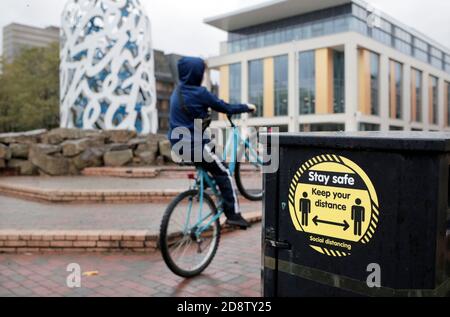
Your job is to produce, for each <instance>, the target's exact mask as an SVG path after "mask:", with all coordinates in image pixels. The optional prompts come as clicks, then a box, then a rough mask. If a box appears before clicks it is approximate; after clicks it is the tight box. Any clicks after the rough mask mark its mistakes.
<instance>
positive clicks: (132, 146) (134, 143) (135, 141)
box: [127, 137, 147, 150]
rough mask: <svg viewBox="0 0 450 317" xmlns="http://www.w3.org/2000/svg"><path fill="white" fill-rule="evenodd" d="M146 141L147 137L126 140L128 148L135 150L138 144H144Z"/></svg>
mask: <svg viewBox="0 0 450 317" xmlns="http://www.w3.org/2000/svg"><path fill="white" fill-rule="evenodd" d="M146 142H147V139H146V138H143V137H141V138H134V139H131V140H130V141H128V143H127V144H128V146H129V147H130V149H132V150H136V149H137V147H138V146H139V145H141V144H145V143H146Z"/></svg>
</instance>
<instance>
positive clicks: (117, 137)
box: [102, 130, 137, 143]
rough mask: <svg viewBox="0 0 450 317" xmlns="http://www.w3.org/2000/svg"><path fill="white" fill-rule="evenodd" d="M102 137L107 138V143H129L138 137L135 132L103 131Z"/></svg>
mask: <svg viewBox="0 0 450 317" xmlns="http://www.w3.org/2000/svg"><path fill="white" fill-rule="evenodd" d="M102 135H103V136H104V137H105V138H106V142H107V143H128V142H129V141H130V140H131V139H135V138H136V137H137V133H136V132H135V131H128V130H111V131H103V132H102Z"/></svg>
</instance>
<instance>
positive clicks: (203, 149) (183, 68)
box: [169, 57, 256, 229]
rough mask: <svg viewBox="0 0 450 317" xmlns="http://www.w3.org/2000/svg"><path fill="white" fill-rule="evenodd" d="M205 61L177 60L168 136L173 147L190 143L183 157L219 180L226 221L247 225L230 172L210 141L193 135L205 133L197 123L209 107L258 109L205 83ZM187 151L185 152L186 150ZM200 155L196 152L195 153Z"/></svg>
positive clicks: (231, 111)
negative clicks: (214, 91)
mask: <svg viewBox="0 0 450 317" xmlns="http://www.w3.org/2000/svg"><path fill="white" fill-rule="evenodd" d="M205 68H206V64H205V62H204V61H203V60H202V59H201V58H195V57H184V58H182V59H181V60H180V61H179V62H178V73H179V85H178V88H177V89H176V90H175V91H174V93H173V94H172V96H171V98H170V130H169V140H170V142H171V144H172V147H174V146H175V145H176V144H178V143H180V142H181V143H182V144H185V145H186V146H188V147H190V149H191V155H188V157H186V155H182V158H183V160H184V161H189V162H193V163H194V164H195V165H196V166H197V167H201V168H203V169H204V170H205V171H207V172H209V173H210V174H211V175H212V176H213V178H214V180H215V181H216V183H217V185H218V187H219V189H220V192H221V194H222V197H223V201H224V202H223V207H224V213H225V215H226V217H227V223H228V224H229V225H232V226H237V227H240V228H242V229H246V228H248V227H249V226H250V224H249V223H248V222H247V221H246V220H245V219H244V218H243V217H242V215H241V213H240V210H239V202H238V198H237V194H236V190H235V187H234V186H233V180H232V177H231V174H230V172H229V170H228V168H227V165H226V163H225V162H223V161H222V160H221V159H220V158H219V157H218V156H217V155H216V154H215V153H213V152H212V149H211V147H210V146H209V145H208V144H209V143H210V142H211V141H210V140H209V139H207V138H202V140H201V141H197V140H195V139H194V135H196V134H199V135H203V127H200V126H198V125H196V124H195V122H194V121H195V120H196V119H201V120H205V119H207V118H208V117H209V108H212V109H213V110H215V111H217V112H220V113H225V114H227V115H234V114H241V113H246V112H255V111H256V107H255V106H254V105H246V104H228V103H226V102H224V101H222V100H220V99H218V98H217V97H216V96H214V95H213V94H211V93H210V92H209V91H208V90H207V89H206V88H204V87H202V86H201V84H202V81H203V76H204V73H205ZM179 128H181V129H183V128H185V129H188V130H189V132H190V136H186V135H184V134H183V135H182V138H180V137H178V136H177V133H173V132H174V131H176V129H179ZM196 152H197V153H201V154H202V156H201V157H202V159H201V160H200V161H198V162H196V161H195V160H194V155H192V153H196ZM183 154H186V153H183ZM196 157H197V156H196Z"/></svg>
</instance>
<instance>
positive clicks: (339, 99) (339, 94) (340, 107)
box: [333, 51, 345, 113]
mask: <svg viewBox="0 0 450 317" xmlns="http://www.w3.org/2000/svg"><path fill="white" fill-rule="evenodd" d="M333 76H334V80H333V82H334V84H333V85H334V94H333V95H334V103H333V110H334V113H344V112H345V57H344V53H343V52H338V51H333Z"/></svg>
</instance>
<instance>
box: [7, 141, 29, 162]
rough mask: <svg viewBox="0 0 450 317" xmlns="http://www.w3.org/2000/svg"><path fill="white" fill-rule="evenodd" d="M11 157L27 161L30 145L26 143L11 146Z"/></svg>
mask: <svg viewBox="0 0 450 317" xmlns="http://www.w3.org/2000/svg"><path fill="white" fill-rule="evenodd" d="M9 148H10V150H11V157H13V158H19V159H27V158H28V152H29V151H30V145H29V144H26V143H13V144H11V145H10V146H9Z"/></svg>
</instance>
